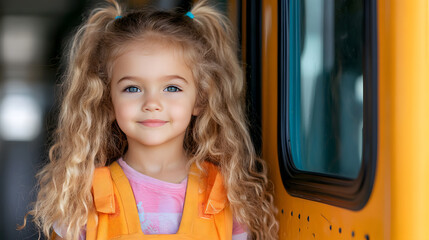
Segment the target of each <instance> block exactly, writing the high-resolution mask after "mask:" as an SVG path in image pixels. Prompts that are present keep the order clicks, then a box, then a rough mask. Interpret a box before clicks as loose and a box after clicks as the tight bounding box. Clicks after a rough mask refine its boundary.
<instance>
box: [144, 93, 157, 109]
mask: <svg viewBox="0 0 429 240" xmlns="http://www.w3.org/2000/svg"><path fill="white" fill-rule="evenodd" d="M145 95H146V96H145V99H144V103H143V106H142V110H143V111H144V112H154V111H162V105H161V101H160V99H159V97H157V96H156V94H152V93H147V94H145Z"/></svg>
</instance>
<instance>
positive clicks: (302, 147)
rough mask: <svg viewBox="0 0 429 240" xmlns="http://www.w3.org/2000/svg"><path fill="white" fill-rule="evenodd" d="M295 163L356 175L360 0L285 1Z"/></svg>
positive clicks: (360, 125) (359, 152)
mask: <svg viewBox="0 0 429 240" xmlns="http://www.w3.org/2000/svg"><path fill="white" fill-rule="evenodd" d="M289 9H290V24H291V25H290V35H289V37H290V38H289V42H290V45H289V46H290V49H289V51H290V76H289V77H290V82H289V91H290V92H289V104H290V105H289V107H290V108H289V124H290V125H289V129H290V137H291V150H292V157H293V161H294V164H295V167H296V168H298V169H300V170H303V171H310V172H319V173H326V174H332V175H337V176H343V177H346V178H356V177H357V175H358V173H359V170H360V167H361V159H362V128H363V73H362V67H363V66H362V61H363V1H345V0H323V1H322V0H303V1H290V8H289Z"/></svg>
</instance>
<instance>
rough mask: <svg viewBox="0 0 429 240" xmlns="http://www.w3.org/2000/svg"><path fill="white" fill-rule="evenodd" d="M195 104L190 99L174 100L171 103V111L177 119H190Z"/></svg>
mask: <svg viewBox="0 0 429 240" xmlns="http://www.w3.org/2000/svg"><path fill="white" fill-rule="evenodd" d="M193 108H194V104H193V103H191V102H189V101H173V102H171V104H170V112H171V114H173V115H174V116H175V117H176V118H177V119H181V120H186V121H189V120H190V119H191V116H192V111H193Z"/></svg>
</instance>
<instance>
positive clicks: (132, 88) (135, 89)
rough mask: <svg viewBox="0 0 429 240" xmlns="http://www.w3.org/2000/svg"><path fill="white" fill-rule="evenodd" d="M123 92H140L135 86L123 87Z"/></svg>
mask: <svg viewBox="0 0 429 240" xmlns="http://www.w3.org/2000/svg"><path fill="white" fill-rule="evenodd" d="M125 92H141V90H140V89H138V88H137V87H127V88H125Z"/></svg>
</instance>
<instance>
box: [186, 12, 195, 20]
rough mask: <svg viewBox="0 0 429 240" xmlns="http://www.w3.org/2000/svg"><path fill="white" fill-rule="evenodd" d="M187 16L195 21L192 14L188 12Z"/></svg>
mask: <svg viewBox="0 0 429 240" xmlns="http://www.w3.org/2000/svg"><path fill="white" fill-rule="evenodd" d="M185 15H186V16H188V17H189V18H190V19H194V17H195V16H194V14H192V13H191V12H187V13H186V14H185Z"/></svg>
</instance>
